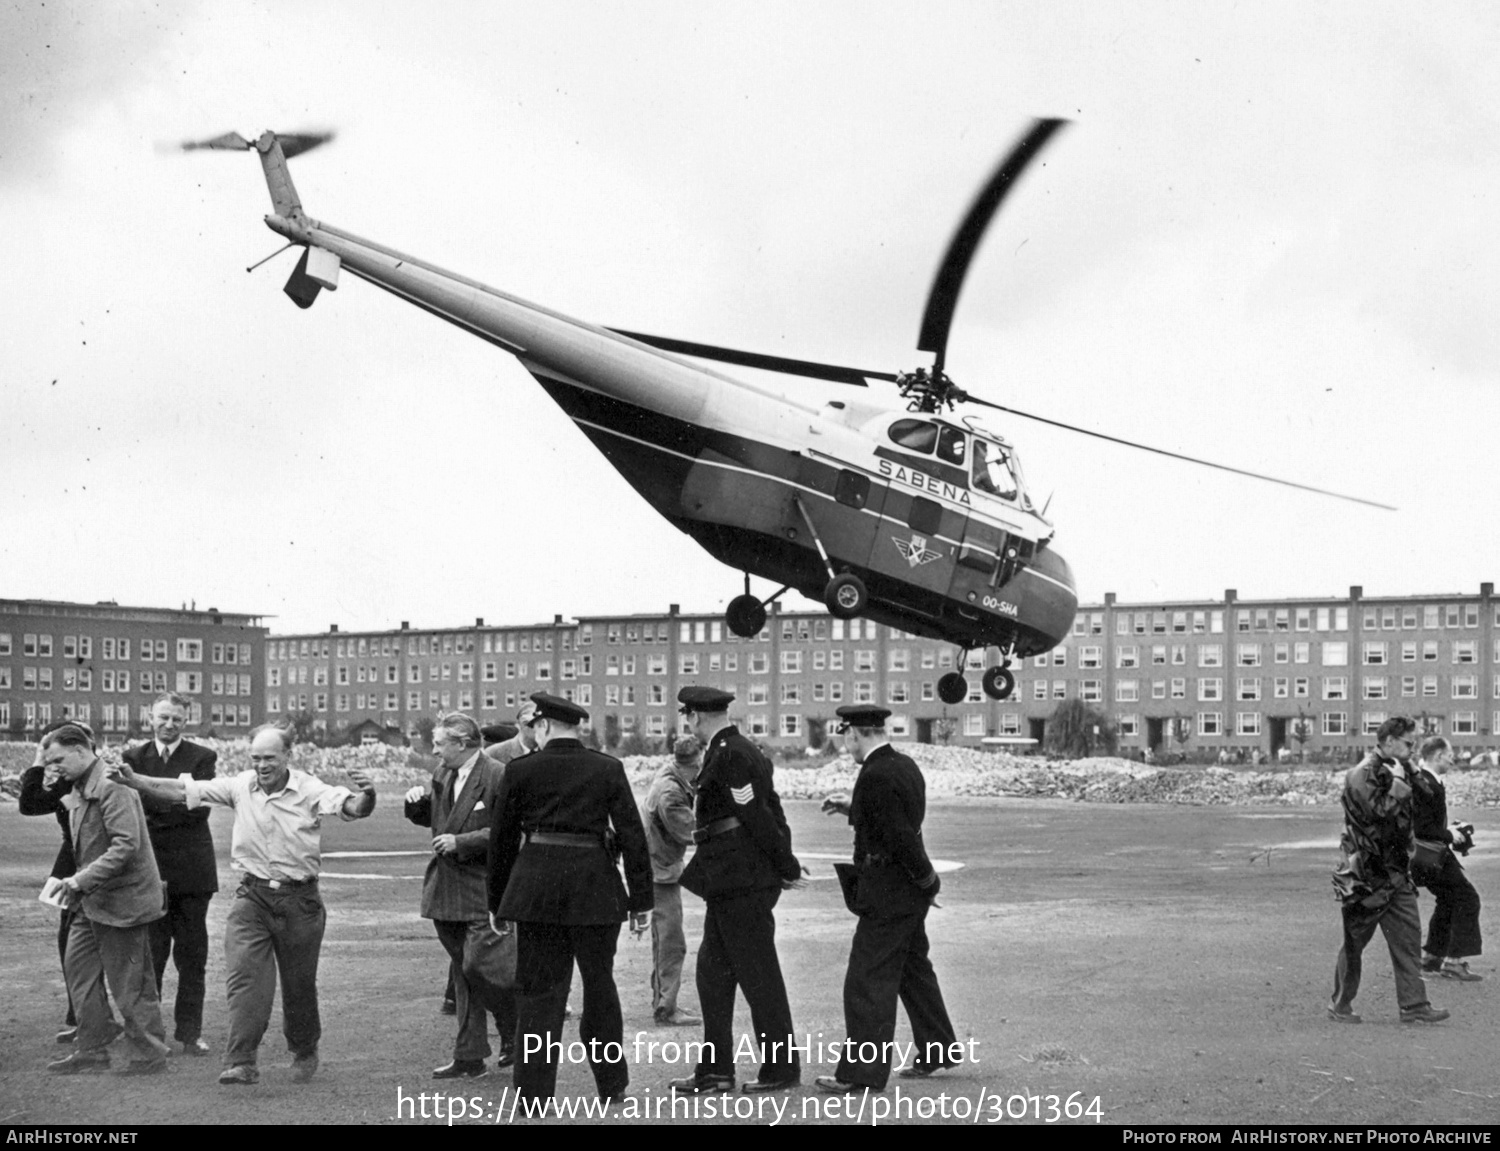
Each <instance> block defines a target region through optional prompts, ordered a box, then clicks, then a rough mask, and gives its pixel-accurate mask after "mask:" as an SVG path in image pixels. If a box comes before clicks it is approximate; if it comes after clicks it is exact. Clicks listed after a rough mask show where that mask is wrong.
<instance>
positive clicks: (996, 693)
mask: <svg viewBox="0 0 1500 1151" xmlns="http://www.w3.org/2000/svg"><path fill="white" fill-rule="evenodd" d="M980 683H981V684H982V685H983V687H984V694H985V695H987V696H989V697H990V698H991V699H1009V698H1010V693H1011V692H1013V691H1015V690H1016V677H1015V676H1013V675H1012V674H1011V673H1010V669H1009V668H1007V667H1006V666H1005V665H1004V664H1000V665H998V666H996V667H992V668H990V669H989V670H988V671H987V672H985V673H984V679H982V680H981V681H980Z"/></svg>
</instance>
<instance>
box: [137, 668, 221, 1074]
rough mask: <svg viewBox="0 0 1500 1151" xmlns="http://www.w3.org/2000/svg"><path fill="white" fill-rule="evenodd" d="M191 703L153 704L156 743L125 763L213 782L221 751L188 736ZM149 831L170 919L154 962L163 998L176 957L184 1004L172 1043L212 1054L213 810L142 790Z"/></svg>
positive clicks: (160, 924)
mask: <svg viewBox="0 0 1500 1151" xmlns="http://www.w3.org/2000/svg"><path fill="white" fill-rule="evenodd" d="M187 717H188V704H187V700H185V699H183V698H182V696H180V695H177V694H176V693H175V692H169V693H167V694H166V695H163V696H160V697H159V698H158V699H157V700H156V702H155V703H153V704H152V705H151V732H152V736H153V738H151V739H149V740H147V741H146V742H145V743H142V744H140V745H138V746H136V747H133V748H131V749H130V750H129V751H127V752H125V754H124V756H123V757H122V758H123V759H124V760H125V762H126V763H128V764H130V766H131V768H132V770H134V771H135V772H136V773H137V774H138V775H149V776H154V777H155V778H157V779H180V778H188V779H198V780H209V779H213V777H214V775H215V774H216V772H217V770H218V762H219V755H218V752H216V751H212V750H210V749H209V748H206V747H202V746H200V745H199V744H196V743H190V742H188V741H187V740H185V739H183V738H182V731H183V728H184V727H186V726H187ZM141 802H142V803H143V804H144V805H145V808H146V826H147V827H148V828H149V829H150V831H151V847H152V849H153V850H154V851H155V852H156V866H157V870H158V871H159V872H160V873H161V878H162V882H163V883H165V884H166V885H167V913H166V915H164V916H162V918H160V919H158V920H157V921H156V922H155V923H153V924H152V925H151V958H152V960H153V962H154V964H155V967H156V993H157V995H160V994H161V983H162V976H164V975H165V974H166V972H167V960H168V958H169V957H172V956H173V955H174V953H175V956H176V963H177V1002H176V1004H175V1005H174V1007H173V1021H172V1022H173V1036H172V1037H173V1038H174V1039H176V1040H177V1041H178V1042H179V1043H181V1044H182V1050H183V1051H184V1053H186V1054H188V1055H207V1054H208V1052H209V1046H208V1043H207V1042H205V1040H204V1039H203V993H204V975H203V973H204V970H205V969H206V968H207V966H208V901H209V900H210V899H212V898H213V897H214V892H216V891H218V890H219V867H218V863H217V861H215V859H214V839H213V835H212V833H210V832H209V830H208V809H207V808H206V807H200V808H198V809H196V810H194V811H189V810H188V809H187V807H186V806H185V805H183V804H180V803H165V802H163V801H162V800H160V799H158V798H156V797H155V796H153V795H151V794H150V793H149V792H143V793H142V795H141Z"/></svg>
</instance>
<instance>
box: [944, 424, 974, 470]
mask: <svg viewBox="0 0 1500 1151" xmlns="http://www.w3.org/2000/svg"><path fill="white" fill-rule="evenodd" d="M968 440H969V437H968V436H966V435H965V434H964V433H963V432H961V431H959V430H958V429H957V428H944V429H943V430H942V431H941V433H939V435H938V451H937V454H938V459H940V460H943V461H945V462H946V463H950V464H957V465H958V466H959V467H963V463H964V448H966V447H967V446H968Z"/></svg>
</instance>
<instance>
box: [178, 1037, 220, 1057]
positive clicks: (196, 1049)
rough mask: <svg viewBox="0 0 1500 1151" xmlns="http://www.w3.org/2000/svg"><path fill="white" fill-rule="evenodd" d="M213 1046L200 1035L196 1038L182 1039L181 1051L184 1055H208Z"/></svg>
mask: <svg viewBox="0 0 1500 1151" xmlns="http://www.w3.org/2000/svg"><path fill="white" fill-rule="evenodd" d="M212 1051H213V1048H212V1047H210V1046H209V1045H208V1041H207V1040H206V1039H204V1038H203V1037H202V1036H201V1035H200V1036H199V1037H198V1038H197V1039H184V1040H183V1041H182V1053H183V1054H184V1055H208V1054H210V1053H211V1052H212Z"/></svg>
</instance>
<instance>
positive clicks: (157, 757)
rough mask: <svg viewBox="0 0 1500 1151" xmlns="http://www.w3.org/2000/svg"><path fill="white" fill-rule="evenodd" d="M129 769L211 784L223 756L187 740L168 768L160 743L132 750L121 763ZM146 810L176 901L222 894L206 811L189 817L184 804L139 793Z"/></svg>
mask: <svg viewBox="0 0 1500 1151" xmlns="http://www.w3.org/2000/svg"><path fill="white" fill-rule="evenodd" d="M120 758H121V759H123V760H124V761H125V762H126V763H128V764H129V765H130V766H131V769H132V770H134V771H136V772H139V773H140V774H141V775H150V776H155V777H156V778H157V779H176V778H178V777H179V776H181V775H188V776H191V777H192V778H193V779H199V780H209V779H213V778H214V775H215V774H216V773H217V770H218V762H219V754H218V752H216V751H214V750H213V749H211V748H207V747H204V746H202V745H201V744H197V743H192V742H190V741H188V740H186V739H184V740H183V741H182V742H180V743H179V744H178V745H177V750H176V751H174V752H173V753H172V759H171V762H170V763H163V762H162V758H161V752H159V751H157V749H156V740H154V739H148V740H147V741H146V742H145V743H143V744H140V745H138V746H136V747H132V748H130V749H129V750H128V751H126V752H125V753H124V754H123V755H122V756H121V757H120ZM141 802H142V804H144V805H145V809H146V827H147V828H148V829H149V830H150V832H151V847H152V850H154V851H155V852H156V866H157V869H158V870H159V871H160V872H161V877H162V880H163V882H165V883H166V885H167V886H168V888H170V889H171V890H172V892H173V893H174V894H177V895H204V894H209V893H212V892H215V891H218V890H219V865H218V861H217V860H216V859H215V858H214V839H213V835H212V834H211V833H210V832H209V830H208V808H206V807H200V808H197V809H195V810H192V811H189V810H188V808H187V806H186V805H185V804H181V803H169V802H167V801H166V800H163V799H159V798H157V797H156V796H152V795H147V794H146V793H144V792H142V793H141Z"/></svg>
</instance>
